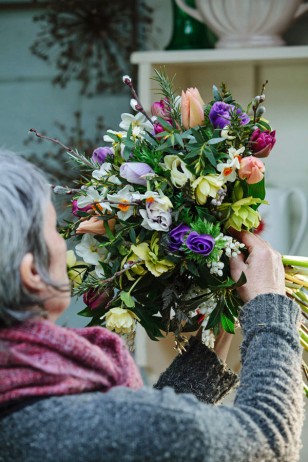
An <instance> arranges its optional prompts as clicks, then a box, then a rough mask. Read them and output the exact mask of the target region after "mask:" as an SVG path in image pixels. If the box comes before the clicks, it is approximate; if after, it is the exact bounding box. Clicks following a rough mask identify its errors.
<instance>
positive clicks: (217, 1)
mask: <svg viewBox="0 0 308 462" xmlns="http://www.w3.org/2000/svg"><path fill="white" fill-rule="evenodd" d="M175 1H176V3H177V4H178V6H179V7H180V8H182V9H183V10H184V11H185V12H186V13H187V14H189V15H190V16H192V17H193V18H195V19H197V20H198V21H201V22H203V23H205V24H206V25H207V26H208V27H209V28H210V29H211V30H212V31H213V32H215V34H216V35H217V37H218V41H217V43H216V45H215V46H216V48H249V47H269V46H280V45H284V41H283V39H282V38H281V34H282V33H284V32H285V31H286V30H287V29H288V27H289V26H290V24H291V23H292V21H293V20H294V19H295V18H296V17H298V16H300V15H301V14H303V13H304V12H305V11H308V4H307V3H306V4H303V3H302V0H196V7H195V8H192V7H190V6H188V5H187V4H186V2H185V0H175Z"/></svg>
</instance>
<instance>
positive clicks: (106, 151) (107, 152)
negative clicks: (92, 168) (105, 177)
mask: <svg viewBox="0 0 308 462" xmlns="http://www.w3.org/2000/svg"><path fill="white" fill-rule="evenodd" d="M107 156H113V150H112V149H111V148H108V147H107V146H104V147H100V148H96V149H95V150H94V151H93V154H92V157H91V159H92V161H93V162H97V163H98V164H99V165H102V164H103V163H104V162H105V161H106V159H107Z"/></svg>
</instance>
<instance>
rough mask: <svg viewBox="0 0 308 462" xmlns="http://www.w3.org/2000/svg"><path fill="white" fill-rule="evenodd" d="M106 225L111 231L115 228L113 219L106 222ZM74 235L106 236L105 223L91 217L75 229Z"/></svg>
mask: <svg viewBox="0 0 308 462" xmlns="http://www.w3.org/2000/svg"><path fill="white" fill-rule="evenodd" d="M108 225H109V228H110V229H111V231H113V230H114V227H115V219H114V218H111V219H110V220H108ZM76 234H101V235H103V234H106V228H105V221H104V220H101V219H99V218H97V217H92V218H90V220H86V221H83V222H82V223H80V225H79V226H78V228H77V229H76Z"/></svg>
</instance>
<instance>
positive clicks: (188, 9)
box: [175, 0, 204, 24]
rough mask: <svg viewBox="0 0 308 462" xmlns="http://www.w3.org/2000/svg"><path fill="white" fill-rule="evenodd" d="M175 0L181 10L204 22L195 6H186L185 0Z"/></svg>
mask: <svg viewBox="0 0 308 462" xmlns="http://www.w3.org/2000/svg"><path fill="white" fill-rule="evenodd" d="M175 2H176V4H177V5H178V6H179V7H180V8H181V9H182V10H183V11H185V13H187V14H189V15H190V16H192V17H193V18H195V19H197V20H198V21H200V22H202V23H203V24H204V19H203V18H202V16H201V14H200V13H199V11H198V10H197V9H196V8H192V7H191V6H188V5H187V3H186V2H185V0H175Z"/></svg>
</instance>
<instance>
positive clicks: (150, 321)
mask: <svg viewBox="0 0 308 462" xmlns="http://www.w3.org/2000/svg"><path fill="white" fill-rule="evenodd" d="M134 313H136V315H137V316H138V318H139V319H140V324H141V325H142V326H143V327H144V329H145V330H146V333H147V334H148V336H149V337H150V339H151V340H155V341H157V340H158V338H159V337H164V335H163V334H162V333H161V329H163V322H162V318H161V317H158V316H152V315H150V314H148V313H147V312H146V308H145V307H140V306H136V307H135V309H134Z"/></svg>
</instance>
